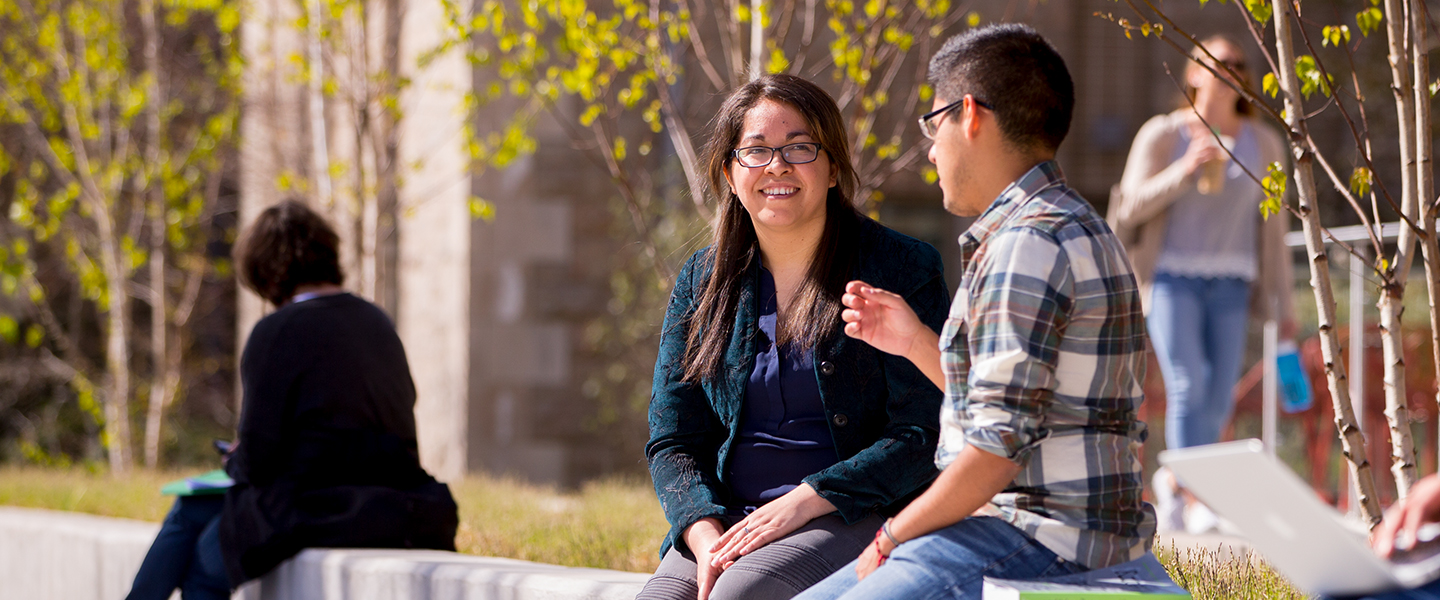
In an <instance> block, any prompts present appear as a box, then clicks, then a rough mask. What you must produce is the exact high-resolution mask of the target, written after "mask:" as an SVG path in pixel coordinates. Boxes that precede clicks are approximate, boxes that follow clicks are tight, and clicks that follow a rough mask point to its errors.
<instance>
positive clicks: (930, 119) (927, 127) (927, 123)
mask: <svg viewBox="0 0 1440 600" xmlns="http://www.w3.org/2000/svg"><path fill="white" fill-rule="evenodd" d="M970 99H971V100H972V101H974V102H975V104H977V105H979V106H982V107H984V108H985V110H989V111H994V110H995V107H994V106H991V105H990V103H989V102H986V101H984V100H981V99H979V98H976V97H974V96H971V97H970ZM964 103H965V98H964V97H963V96H962V97H961V98H960V99H959V100H956V101H954V102H951V103H949V104H946V105H945V106H942V107H940V108H937V109H935V110H932V111H930V112H928V113H925V114H924V115H921V116H920V133H923V134H925V137H926V138H929V139H932V140H933V139H935V133H936V132H937V131H939V130H940V120H939V119H937V118H936V117H943V116H945V114H946V113H948V112H950V111H952V110H954V109H956V108H959V107H960V105H961V104H964Z"/></svg>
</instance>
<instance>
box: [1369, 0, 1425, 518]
mask: <svg viewBox="0 0 1440 600" xmlns="http://www.w3.org/2000/svg"><path fill="white" fill-rule="evenodd" d="M1407 4H1408V0H1385V12H1386V17H1385V23H1386V33H1388V38H1389V49H1390V52H1389V55H1388V56H1387V58H1388V59H1389V62H1390V76H1391V80H1392V81H1391V83H1392V85H1391V87H1390V89H1391V90H1392V91H1393V92H1394V95H1395V111H1396V114H1398V115H1399V119H1398V125H1399V134H1400V135H1399V136H1398V137H1399V142H1400V161H1401V164H1402V169H1401V172H1402V174H1403V177H1402V179H1401V181H1402V187H1401V196H1400V198H1401V199H1400V208H1401V210H1402V212H1403V213H1404V214H1405V216H1406V218H1407V220H1409V221H1411V222H1415V220H1416V218H1417V213H1418V212H1419V211H1418V208H1419V203H1418V200H1417V199H1416V195H1415V133H1414V126H1415V96H1414V89H1415V86H1414V83H1413V81H1412V80H1411V71H1410V69H1409V68H1408V67H1409V66H1410V65H1409V64H1408V63H1409V59H1410V51H1409V46H1410V43H1409V39H1410V33H1411V31H1412V29H1411V27H1410V21H1409V19H1408V18H1407V17H1408V16H1409V14H1410V10H1408V9H1407V6H1406V5H1407ZM1416 233H1417V232H1416V231H1415V230H1414V229H1412V228H1410V227H1402V228H1400V236H1399V238H1400V239H1399V240H1398V241H1397V243H1396V249H1395V259H1394V260H1393V261H1391V265H1390V272H1389V273H1388V277H1382V279H1383V280H1385V284H1384V287H1383V288H1382V289H1381V290H1380V300H1379V302H1378V306H1379V308H1380V345H1381V348H1382V351H1383V353H1384V357H1385V374H1384V381H1385V420H1386V421H1388V422H1389V425H1390V455H1391V463H1390V470H1391V473H1392V474H1393V475H1394V477H1395V489H1396V492H1397V493H1398V494H1399V497H1400V498H1404V497H1406V496H1408V495H1409V494H1410V486H1412V485H1414V484H1415V478H1416V475H1415V448H1414V444H1413V443H1412V441H1411V439H1410V410H1409V407H1408V405H1407V404H1406V394H1405V348H1404V343H1405V342H1404V333H1403V330H1402V326H1401V322H1400V318H1401V316H1402V315H1403V314H1404V312H1405V306H1404V298H1405V284H1406V281H1407V280H1408V279H1409V274H1410V263H1411V262H1412V261H1413V260H1414V256H1415V239H1416ZM1382 275H1386V274H1383V273H1382Z"/></svg>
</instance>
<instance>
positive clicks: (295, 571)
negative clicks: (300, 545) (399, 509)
mask: <svg viewBox="0 0 1440 600" xmlns="http://www.w3.org/2000/svg"><path fill="white" fill-rule="evenodd" d="M648 577H649V576H648V575H644V574H641V573H625V572H621V571H609V570H604V569H577V568H571V567H557V566H555V565H546V564H541V563H533V562H527V561H523V560H512V559H508V558H489V557H483V556H468V555H464V554H456V553H454V552H438V551H434V550H344V549H311V550H306V551H304V552H301V553H300V555H299V556H296V557H295V558H293V559H291V560H289V561H287V562H286V563H285V564H283V565H281V566H280V567H279V568H277V569H275V571H274V572H272V573H270V574H269V575H266V576H265V578H264V579H262V580H260V581H259V582H258V585H257V584H251V585H247V586H246V588H245V589H242V590H241V592H240V594H237V595H238V596H241V597H243V598H245V600H262V599H263V600H311V599H317V600H491V599H496V600H498V599H504V600H582V599H583V600H631V599H632V598H634V597H635V594H637V593H639V592H640V588H641V586H643V585H644V584H645V580H646V579H647V578H648Z"/></svg>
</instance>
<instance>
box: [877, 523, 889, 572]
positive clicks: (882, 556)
mask: <svg viewBox="0 0 1440 600" xmlns="http://www.w3.org/2000/svg"><path fill="white" fill-rule="evenodd" d="M883 531H884V529H883V528H882V529H881V530H880V531H876V532H875V554H877V555H879V556H880V559H879V560H877V561H876V562H875V566H877V567H878V566H880V565H883V564H885V561H887V560H890V555H889V554H886V553H885V551H884V550H881V549H880V536H881V535H882V532H883Z"/></svg>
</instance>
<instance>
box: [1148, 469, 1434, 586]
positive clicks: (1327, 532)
mask: <svg viewBox="0 0 1440 600" xmlns="http://www.w3.org/2000/svg"><path fill="white" fill-rule="evenodd" d="M1160 464H1163V465H1165V466H1167V467H1170V470H1171V471H1173V472H1174V473H1175V476H1176V478H1178V479H1179V481H1180V483H1181V484H1182V485H1184V486H1185V487H1186V488H1187V489H1189V490H1190V492H1191V493H1193V494H1195V497H1196V498H1199V499H1200V501H1201V502H1204V503H1205V504H1206V505H1207V506H1209V507H1210V509H1211V510H1213V511H1215V513H1216V514H1218V515H1220V516H1221V517H1223V518H1225V519H1226V520H1228V521H1230V522H1231V523H1232V524H1234V525H1235V527H1236V528H1237V529H1238V530H1239V531H1240V533H1241V534H1242V535H1243V536H1244V537H1245V538H1246V539H1248V540H1249V541H1250V543H1251V544H1253V545H1254V547H1255V549H1256V550H1258V551H1259V552H1260V554H1261V555H1263V556H1264V557H1265V560H1266V561H1267V562H1269V563H1270V564H1271V565H1272V566H1274V567H1275V568H1276V569H1277V570H1279V571H1280V573H1281V574H1283V575H1284V576H1285V577H1286V578H1288V579H1289V580H1290V581H1291V582H1292V583H1294V584H1295V585H1296V586H1298V587H1299V588H1300V589H1302V590H1304V591H1305V592H1307V593H1310V594H1325V595H1332V596H1348V595H1356V594H1366V593H1374V592H1380V591H1385V590H1391V589H1397V588H1410V587H1416V586H1418V585H1421V584H1424V583H1427V582H1429V581H1431V580H1433V579H1435V578H1436V576H1437V574H1440V540H1436V539H1433V538H1434V537H1435V535H1434V530H1433V529H1432V530H1430V531H1423V532H1422V534H1421V535H1420V536H1419V537H1420V538H1421V539H1422V540H1427V539H1428V541H1421V542H1420V543H1417V544H1415V545H1414V546H1413V547H1412V548H1410V549H1409V550H1407V551H1406V552H1403V553H1400V552H1397V553H1396V556H1395V558H1394V559H1392V560H1388V561H1387V560H1385V559H1382V558H1380V557H1379V556H1377V555H1376V554H1375V552H1374V551H1372V550H1371V549H1370V545H1369V542H1368V540H1367V535H1366V533H1365V531H1364V530H1363V528H1361V527H1359V526H1358V524H1350V523H1349V522H1347V521H1344V520H1343V517H1342V516H1341V515H1340V514H1339V513H1338V512H1336V511H1335V509H1334V508H1331V507H1330V506H1329V505H1327V504H1325V503H1324V502H1321V501H1320V498H1318V497H1316V495H1315V492H1314V491H1313V490H1312V489H1310V486H1309V485H1307V484H1306V483H1305V482H1303V481H1301V480H1300V478H1299V477H1297V476H1296V475H1295V473H1294V472H1292V471H1291V470H1290V468H1289V467H1287V466H1285V465H1284V464H1282V463H1280V462H1279V461H1278V460H1276V459H1275V458H1274V457H1272V456H1270V455H1269V454H1268V453H1266V452H1265V446H1264V444H1262V443H1261V442H1260V440H1241V441H1236V442H1227V443H1224V444H1212V445H1209V446H1198V447H1194V448H1184V449H1179V450H1166V451H1164V452H1161V453H1160Z"/></svg>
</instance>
